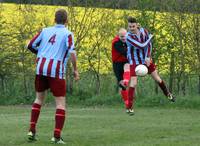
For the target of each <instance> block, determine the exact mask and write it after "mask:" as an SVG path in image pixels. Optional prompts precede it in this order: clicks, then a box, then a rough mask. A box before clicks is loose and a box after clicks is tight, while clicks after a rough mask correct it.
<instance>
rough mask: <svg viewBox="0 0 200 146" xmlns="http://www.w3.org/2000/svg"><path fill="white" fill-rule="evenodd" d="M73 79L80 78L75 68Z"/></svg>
mask: <svg viewBox="0 0 200 146" xmlns="http://www.w3.org/2000/svg"><path fill="white" fill-rule="evenodd" d="M74 79H75V81H78V80H79V79H80V77H79V73H78V71H77V70H75V71H74Z"/></svg>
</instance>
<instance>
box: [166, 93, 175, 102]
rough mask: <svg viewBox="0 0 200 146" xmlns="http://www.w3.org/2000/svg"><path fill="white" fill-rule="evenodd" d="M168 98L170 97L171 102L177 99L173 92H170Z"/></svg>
mask: <svg viewBox="0 0 200 146" xmlns="http://www.w3.org/2000/svg"><path fill="white" fill-rule="evenodd" d="M167 98H168V99H169V100H170V101H171V102H175V100H176V97H175V96H173V94H171V93H169V94H168V96H167Z"/></svg>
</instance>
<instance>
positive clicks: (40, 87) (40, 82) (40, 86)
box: [28, 76, 48, 141]
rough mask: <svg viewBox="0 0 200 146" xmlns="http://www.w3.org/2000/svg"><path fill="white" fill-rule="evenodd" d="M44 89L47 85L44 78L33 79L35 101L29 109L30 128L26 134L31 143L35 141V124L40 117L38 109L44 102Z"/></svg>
mask: <svg viewBox="0 0 200 146" xmlns="http://www.w3.org/2000/svg"><path fill="white" fill-rule="evenodd" d="M46 89H48V84H47V80H46V77H44V76H36V78H35V90H36V99H35V101H34V102H33V104H32V109H31V118H30V128H29V132H28V139H29V140H31V141H34V140H36V138H35V134H36V124H37V121H38V118H39V115H40V109H41V106H42V104H43V102H44V98H45V95H46Z"/></svg>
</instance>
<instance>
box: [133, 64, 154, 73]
mask: <svg viewBox="0 0 200 146" xmlns="http://www.w3.org/2000/svg"><path fill="white" fill-rule="evenodd" d="M136 66H137V65H136V64H133V65H130V74H131V76H136V73H135V68H136ZM147 68H148V74H151V73H152V72H154V71H155V70H156V65H155V64H154V63H153V62H151V64H150V65H149V67H147Z"/></svg>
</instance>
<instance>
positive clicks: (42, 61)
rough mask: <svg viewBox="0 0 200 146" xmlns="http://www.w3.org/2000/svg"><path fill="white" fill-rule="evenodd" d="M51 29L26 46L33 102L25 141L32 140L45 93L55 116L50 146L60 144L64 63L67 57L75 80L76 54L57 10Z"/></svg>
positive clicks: (64, 18) (63, 16)
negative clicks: (31, 59)
mask: <svg viewBox="0 0 200 146" xmlns="http://www.w3.org/2000/svg"><path fill="white" fill-rule="evenodd" d="M55 23H56V25H55V26H53V27H48V28H44V29H43V30H42V31H41V32H39V33H38V34H37V35H36V36H35V37H34V38H33V39H32V40H31V41H30V43H29V44H28V49H29V50H30V51H31V52H33V53H35V54H36V55H37V59H36V64H37V66H36V78H35V90H36V99H35V101H34V103H33V105H32V111H31V120H30V129H29V133H28V138H29V140H31V141H34V140H36V139H35V134H36V124H37V120H38V118H39V114H40V108H41V106H42V104H43V101H44V98H45V95H46V90H47V89H49V88H50V91H51V92H52V93H53V95H54V96H55V102H56V113H55V128H54V136H53V138H52V142H54V143H63V144H64V141H63V140H62V138H61V131H62V128H63V126H64V122H65V110H66V109H65V95H66V83H65V71H66V64H67V60H68V58H69V57H70V54H71V59H72V64H73V68H74V77H75V80H78V79H79V74H78V71H77V66H76V53H75V50H74V36H73V33H72V32H70V31H69V30H68V29H67V28H66V27H65V25H66V24H67V12H66V11H65V10H64V9H58V10H57V11H56V13H55Z"/></svg>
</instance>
